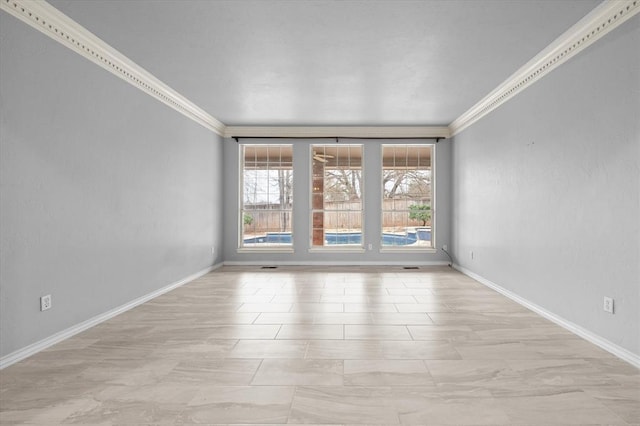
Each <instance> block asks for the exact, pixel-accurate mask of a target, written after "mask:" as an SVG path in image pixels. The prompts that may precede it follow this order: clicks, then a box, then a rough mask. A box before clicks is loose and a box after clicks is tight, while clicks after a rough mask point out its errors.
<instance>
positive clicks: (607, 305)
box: [602, 296, 613, 314]
mask: <svg viewBox="0 0 640 426" xmlns="http://www.w3.org/2000/svg"><path fill="white" fill-rule="evenodd" d="M602 309H604V311H605V312H609V313H610V314H612V313H613V299H612V298H610V297H606V296H605V298H604V304H603V305H602Z"/></svg>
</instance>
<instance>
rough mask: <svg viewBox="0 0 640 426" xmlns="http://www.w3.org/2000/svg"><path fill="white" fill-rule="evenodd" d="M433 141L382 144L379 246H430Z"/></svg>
mask: <svg viewBox="0 0 640 426" xmlns="http://www.w3.org/2000/svg"><path fill="white" fill-rule="evenodd" d="M433 152H434V146H433V145H383V146H382V242H381V244H382V247H383V248H394V249H398V248H406V249H424V248H433V247H434V244H433V234H434V229H433V213H434V209H433Z"/></svg>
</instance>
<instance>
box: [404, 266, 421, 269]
mask: <svg viewBox="0 0 640 426" xmlns="http://www.w3.org/2000/svg"><path fill="white" fill-rule="evenodd" d="M402 269H420V268H418V267H417V266H403V267H402Z"/></svg>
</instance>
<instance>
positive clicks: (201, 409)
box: [0, 267, 640, 425]
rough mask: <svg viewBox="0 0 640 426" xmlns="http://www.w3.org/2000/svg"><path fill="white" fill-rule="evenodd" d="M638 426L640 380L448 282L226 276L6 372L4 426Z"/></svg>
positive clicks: (427, 271) (316, 274) (379, 274)
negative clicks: (288, 425)
mask: <svg viewBox="0 0 640 426" xmlns="http://www.w3.org/2000/svg"><path fill="white" fill-rule="evenodd" d="M284 423H288V424H317V425H321V424H331V425H335V424H342V425H362V424H385V425H392V424H414V425H630V424H636V425H637V424H640V370H638V369H636V368H634V367H633V366H631V365H629V364H627V363H625V362H624V361H621V360H619V359H617V358H615V357H614V356H612V355H611V354H609V353H607V352H605V351H603V350H601V349H600V348H598V347H597V346H595V345H593V344H591V343H588V342H586V341H584V340H582V339H581V338H579V337H577V336H575V335H573V334H571V333H569V332H567V331H566V330H564V329H562V328H561V327H558V326H556V325H555V324H553V323H551V322H549V321H547V320H546V319H544V318H542V317H540V316H538V315H536V314H535V313H533V312H530V311H528V310H527V309H525V308H523V307H521V306H520V305H518V304H516V303H514V302H512V301H510V300H509V299H506V298H505V297H503V296H502V295H500V294H498V293H496V292H494V291H492V290H490V289H488V288H486V287H484V286H483V285H481V284H479V283H477V282H476V281H474V280H472V279H470V278H468V277H466V276H464V275H462V274H460V273H458V272H456V271H454V270H452V269H450V268H448V267H430V268H420V269H419V270H403V269H402V268H400V267H384V268H374V267H339V268H336V267H332V268H330V269H327V268H324V267H323V268H320V267H317V268H314V267H280V268H278V269H275V270H262V269H260V268H259V267H224V268H221V269H218V270H217V271H214V272H212V273H210V274H208V275H206V276H203V277H201V278H199V279H197V280H195V281H193V282H191V283H189V284H186V285H184V286H182V287H180V288H178V289H176V290H174V291H172V292H170V293H167V294H165V295H163V296H160V297H158V298H156V299H154V300H152V301H150V302H147V303H145V304H144V305H141V306H139V307H137V308H135V309H132V310H130V311H128V312H125V313H123V314H121V315H119V316H117V317H115V318H113V319H111V320H109V321H107V322H104V323H102V324H100V325H98V326H95V327H93V328H91V329H89V330H87V331H85V332H83V333H81V334H79V335H76V336H74V337H72V338H70V339H68V340H66V341H64V342H62V343H60V344H58V345H55V346H53V347H51V348H49V349H47V350H45V351H43V352H40V353H38V354H36V355H34V356H32V357H30V358H28V359H26V360H23V361H21V362H19V363H17V364H15V365H12V366H10V367H8V368H6V369H4V370H2V371H0V424H3V425H5V424H6V425H10V424H37V425H56V424H81V425H134V424H135V425H142V424H145V425H146V424H153V425H156V424H159V425H163V424H183V425H189V424H284Z"/></svg>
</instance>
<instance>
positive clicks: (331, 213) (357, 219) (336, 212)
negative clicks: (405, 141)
mask: <svg viewBox="0 0 640 426" xmlns="http://www.w3.org/2000/svg"><path fill="white" fill-rule="evenodd" d="M424 203H425V201H415V200H406V199H386V200H384V201H383V203H382V210H383V211H382V227H383V228H387V229H393V228H398V229H400V228H405V227H414V226H422V221H420V220H411V219H409V206H410V205H413V204H424ZM360 206H361V202H360V201H357V202H353V201H344V202H325V203H324V210H325V214H324V228H325V229H362V222H361V219H362V215H361V213H360V211H359V210H358V209H360ZM260 207H261V208H259V209H255V210H245V214H248V215H250V216H251V218H252V221H251V224H245V228H244V229H245V233H252V234H259V233H265V232H290V231H291V220H292V212H291V211H290V210H288V211H282V210H277V208H278V207H279V206H260ZM430 223H431V221H428V222H427V225H430Z"/></svg>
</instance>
